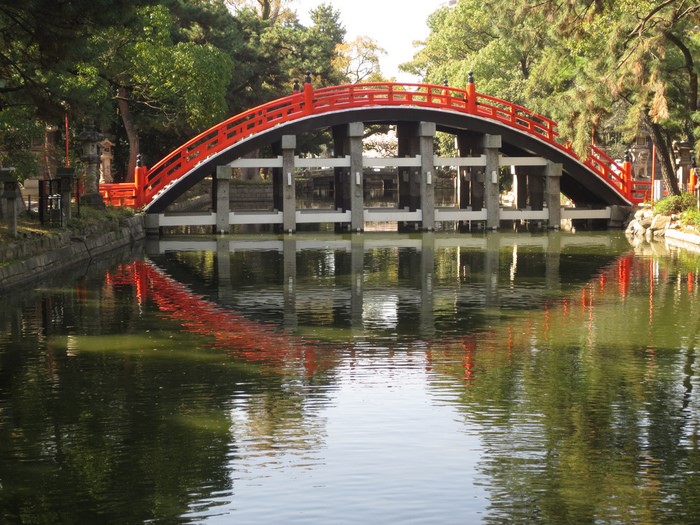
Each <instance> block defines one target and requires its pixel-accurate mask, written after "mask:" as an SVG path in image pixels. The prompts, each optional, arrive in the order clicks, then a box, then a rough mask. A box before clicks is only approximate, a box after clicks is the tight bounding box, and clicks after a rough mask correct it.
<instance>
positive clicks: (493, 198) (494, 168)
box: [484, 135, 502, 230]
mask: <svg viewBox="0 0 700 525" xmlns="http://www.w3.org/2000/svg"><path fill="white" fill-rule="evenodd" d="M501 144H502V141H501V136H500V135H484V153H485V155H486V170H485V171H486V178H485V181H484V190H485V191H484V192H485V194H486V195H485V196H486V227H487V228H489V229H491V230H497V229H498V226H499V223H500V218H501V208H500V201H499V198H498V197H499V187H498V171H499V169H500V166H499V153H500V149H501Z"/></svg>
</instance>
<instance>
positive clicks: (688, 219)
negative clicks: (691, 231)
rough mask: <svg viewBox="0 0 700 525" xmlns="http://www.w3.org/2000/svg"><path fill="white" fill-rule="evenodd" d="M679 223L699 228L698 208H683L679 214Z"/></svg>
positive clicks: (699, 211) (699, 216)
mask: <svg viewBox="0 0 700 525" xmlns="http://www.w3.org/2000/svg"><path fill="white" fill-rule="evenodd" d="M681 224H683V225H685V226H692V227H693V228H695V229H696V230H700V210H698V209H697V208H692V209H688V210H685V211H684V212H683V213H682V214H681Z"/></svg>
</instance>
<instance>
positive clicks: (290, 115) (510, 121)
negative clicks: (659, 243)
mask: <svg viewBox="0 0 700 525" xmlns="http://www.w3.org/2000/svg"><path fill="white" fill-rule="evenodd" d="M470 93H471V94H472V95H471V96H470ZM375 106H380V107H390V106H395V107H426V108H434V109H441V110H449V111H457V112H460V113H465V114H471V115H474V116H477V117H480V118H484V119H487V120H492V121H496V122H499V123H501V124H504V125H506V126H509V127H512V128H515V129H517V130H519V131H522V132H524V133H528V134H530V135H532V136H534V137H536V138H538V139H539V140H542V141H544V142H546V143H547V144H549V145H551V146H553V147H555V148H557V149H558V150H560V151H562V152H564V153H565V154H566V155H568V156H570V157H571V158H573V159H575V160H577V161H579V162H582V163H583V164H584V165H586V166H587V167H588V168H589V169H590V170H591V171H593V172H594V173H596V174H597V175H598V176H599V177H600V178H602V179H603V180H605V181H606V182H607V183H608V184H609V185H610V186H611V187H612V188H614V189H615V190H616V191H617V192H618V193H619V194H620V195H621V196H622V197H624V198H625V199H626V200H628V201H631V202H634V201H635V196H634V195H633V192H632V184H631V177H624V176H623V175H622V174H623V168H622V167H621V166H620V165H619V164H617V163H616V162H615V161H614V160H613V159H611V158H610V157H608V156H607V155H606V154H605V153H604V152H602V151H601V150H600V149H598V148H596V147H595V146H592V147H591V149H590V153H589V156H588V158H587V159H585V160H583V161H581V159H580V158H579V157H578V156H577V155H576V153H575V152H574V151H573V150H572V149H571V147H570V146H568V145H567V144H565V143H562V142H561V141H560V139H559V134H558V132H557V124H556V122H554V121H553V120H551V119H549V118H547V117H545V116H543V115H539V114H537V113H534V112H532V111H530V110H528V109H527V108H524V107H522V106H519V105H517V104H513V103H512V102H508V101H506V100H501V99H498V98H496V97H492V96H489V95H484V94H481V93H476V91H475V90H474V87H473V84H469V85H468V86H467V89H458V88H453V87H448V86H438V85H433V84H410V83H395V82H386V83H379V82H375V83H366V84H347V85H342V86H331V87H325V88H320V89H314V88H313V87H312V86H311V84H308V83H307V84H305V85H304V91H301V92H299V91H297V92H295V93H293V94H292V95H289V96H287V97H283V98H280V99H277V100H274V101H272V102H268V103H266V104H263V105H260V106H257V107H255V108H252V109H249V110H247V111H244V112H242V113H239V114H238V115H235V116H233V117H231V118H229V119H227V120H225V121H223V122H221V123H219V124H217V125H215V126H213V127H211V128H210V129H208V130H207V131H205V132H203V133H201V134H199V135H197V136H196V137H194V138H193V139H191V140H189V141H188V142H186V143H185V144H183V145H182V146H180V147H179V148H177V149H175V150H174V151H172V152H171V153H169V154H168V155H167V156H166V157H164V158H163V159H162V160H160V161H159V162H158V163H156V164H155V165H154V166H152V167H151V168H150V169H149V170H147V172H146V173H145V175H142V176H141V177H136V179H137V180H136V182H135V183H134V184H131V183H127V184H117V185H115V184H112V185H103V186H102V188H101V190H100V191H101V193H102V194H103V196H104V198H105V200H106V201H107V202H108V203H110V204H113V205H134V206H137V207H139V206H145V205H148V204H149V203H150V202H151V201H152V200H153V199H154V198H155V197H156V196H157V195H158V194H159V193H160V192H162V191H164V190H166V189H167V188H168V186H169V185H170V184H172V183H173V182H175V181H177V180H178V179H179V178H180V177H182V176H184V175H185V174H187V173H188V172H189V171H190V170H192V169H193V168H195V167H196V166H197V165H198V164H200V163H201V162H203V161H205V160H206V159H208V158H209V157H211V156H212V155H217V154H218V153H220V152H222V151H224V150H225V149H227V148H230V147H231V146H232V145H234V144H236V143H238V142H240V141H242V140H244V139H246V138H248V137H251V136H253V135H256V134H258V133H261V132H264V131H266V130H268V129H270V128H273V127H275V126H279V125H281V124H285V123H287V122H291V121H294V120H298V119H300V118H303V117H306V116H309V115H321V114H325V113H332V112H335V111H341V110H346V109H353V108H367V107H375ZM129 192H130V193H129ZM125 193H129V196H125ZM131 203H133V204H131Z"/></svg>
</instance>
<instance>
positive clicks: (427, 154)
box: [418, 122, 436, 231]
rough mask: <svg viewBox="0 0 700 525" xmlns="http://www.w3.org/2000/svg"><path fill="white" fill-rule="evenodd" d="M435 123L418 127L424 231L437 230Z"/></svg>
mask: <svg viewBox="0 0 700 525" xmlns="http://www.w3.org/2000/svg"><path fill="white" fill-rule="evenodd" d="M435 131H436V127H435V123H434V122H421V123H420V124H419V126H418V135H419V152H420V158H421V178H420V195H421V198H420V208H421V210H422V213H423V224H422V227H423V230H427V231H432V230H434V229H435V179H436V177H435V164H434V158H433V157H434V156H433V143H434V142H435Z"/></svg>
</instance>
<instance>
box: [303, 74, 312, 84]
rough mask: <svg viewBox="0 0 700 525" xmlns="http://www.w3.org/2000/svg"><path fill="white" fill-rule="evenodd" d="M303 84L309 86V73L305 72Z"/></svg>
mask: <svg viewBox="0 0 700 525" xmlns="http://www.w3.org/2000/svg"><path fill="white" fill-rule="evenodd" d="M304 84H311V71H307V72H306V77H304Z"/></svg>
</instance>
